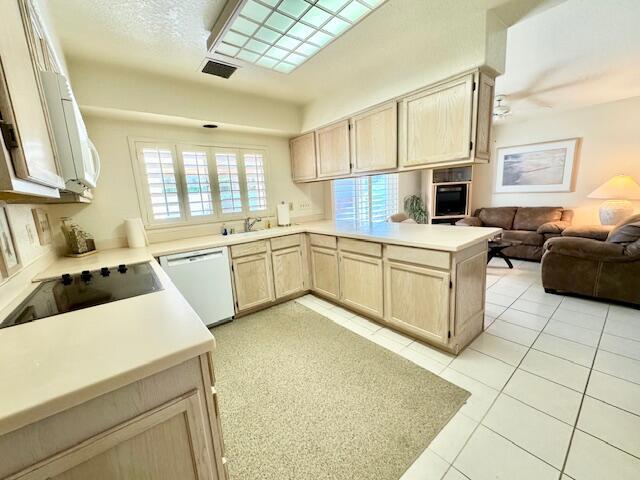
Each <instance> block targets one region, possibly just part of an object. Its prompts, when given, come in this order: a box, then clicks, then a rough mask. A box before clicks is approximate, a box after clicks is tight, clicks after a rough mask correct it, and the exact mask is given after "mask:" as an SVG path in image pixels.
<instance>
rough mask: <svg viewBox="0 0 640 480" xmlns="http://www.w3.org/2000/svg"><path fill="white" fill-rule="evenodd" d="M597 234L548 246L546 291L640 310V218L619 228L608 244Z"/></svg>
mask: <svg viewBox="0 0 640 480" xmlns="http://www.w3.org/2000/svg"><path fill="white" fill-rule="evenodd" d="M594 230H595V231H594V232H592V233H590V232H583V233H585V234H587V235H589V236H591V237H596V238H584V237H576V236H569V235H567V236H562V237H560V238H552V239H550V240H549V241H548V242H547V243H545V253H544V256H543V257H542V285H543V287H544V288H545V290H546V291H547V292H550V293H556V292H562V293H570V294H576V295H581V296H588V297H595V298H601V299H604V300H613V301H617V302H623V303H628V304H633V305H634V306H636V307H640V215H634V216H632V217H629V218H628V219H626V220H625V221H623V222H622V223H620V224H618V225H617V226H616V227H615V228H614V229H613V230H611V231H610V232H609V233H608V235H607V236H606V239H605V240H602V239H601V238H602V236H603V233H602V231H597V229H594ZM567 233H570V234H571V235H575V234H576V233H577V232H575V231H574V232H567ZM597 238H600V239H597Z"/></svg>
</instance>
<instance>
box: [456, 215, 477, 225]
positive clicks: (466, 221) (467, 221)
mask: <svg viewBox="0 0 640 480" xmlns="http://www.w3.org/2000/svg"><path fill="white" fill-rule="evenodd" d="M456 225H458V226H465V227H481V226H482V220H480V219H479V218H478V217H464V218H461V219H460V220H458V221H457V222H456Z"/></svg>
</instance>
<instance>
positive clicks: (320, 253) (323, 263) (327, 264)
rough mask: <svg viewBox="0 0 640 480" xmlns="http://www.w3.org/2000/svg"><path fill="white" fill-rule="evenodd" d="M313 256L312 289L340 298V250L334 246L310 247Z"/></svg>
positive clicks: (327, 295) (336, 298)
mask: <svg viewBox="0 0 640 480" xmlns="http://www.w3.org/2000/svg"><path fill="white" fill-rule="evenodd" d="M309 254H310V256H311V289H312V290H313V291H315V292H318V293H320V294H322V295H324V296H326V297H329V298H333V299H335V300H338V298H339V296H340V278H339V275H338V251H337V250H336V249H333V248H325V247H317V246H315V245H311V246H310V247H309Z"/></svg>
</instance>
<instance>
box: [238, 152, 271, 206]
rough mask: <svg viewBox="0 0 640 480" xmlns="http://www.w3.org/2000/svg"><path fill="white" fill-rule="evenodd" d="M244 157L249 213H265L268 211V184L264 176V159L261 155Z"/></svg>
mask: <svg viewBox="0 0 640 480" xmlns="http://www.w3.org/2000/svg"><path fill="white" fill-rule="evenodd" d="M243 157H244V173H245V176H246V179H247V199H248V205H249V211H250V212H262V211H265V210H266V209H267V183H266V180H265V175H264V158H263V156H262V154H260V153H244V154H243Z"/></svg>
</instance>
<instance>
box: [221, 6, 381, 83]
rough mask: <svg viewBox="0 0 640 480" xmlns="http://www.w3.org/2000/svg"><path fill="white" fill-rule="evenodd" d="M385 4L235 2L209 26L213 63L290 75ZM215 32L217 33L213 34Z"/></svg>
mask: <svg viewBox="0 0 640 480" xmlns="http://www.w3.org/2000/svg"><path fill="white" fill-rule="evenodd" d="M385 1H386V0H239V1H238V2H237V6H236V7H235V9H234V10H233V11H232V12H231V15H230V17H229V20H228V21H227V22H226V23H225V24H224V25H223V26H222V27H221V28H220V27H218V24H216V26H214V31H213V33H212V36H211V37H210V39H209V40H210V42H211V43H212V44H210V46H209V51H210V52H212V53H213V54H214V56H215V57H216V58H218V59H221V60H223V61H224V60H225V59H228V60H229V61H230V62H232V63H235V64H251V65H257V66H259V67H263V68H268V69H271V70H276V71H278V72H282V73H289V72H292V71H293V70H295V69H296V68H297V67H299V66H300V65H302V64H303V63H304V62H306V61H307V60H308V59H309V58H311V57H312V56H313V55H315V54H316V53H318V52H319V51H320V50H321V49H322V48H324V47H326V46H327V45H329V44H330V43H331V42H332V41H333V40H335V39H336V38H338V37H339V36H340V35H342V34H343V33H344V32H346V31H347V30H349V29H350V28H351V27H353V26H354V25H355V24H357V23H358V22H359V21H361V20H362V19H363V18H364V17H366V16H367V15H368V14H369V13H371V12H372V11H373V10H375V9H376V8H377V7H379V6H380V5H381V4H383V3H384V2H385ZM216 30H217V31H216Z"/></svg>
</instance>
